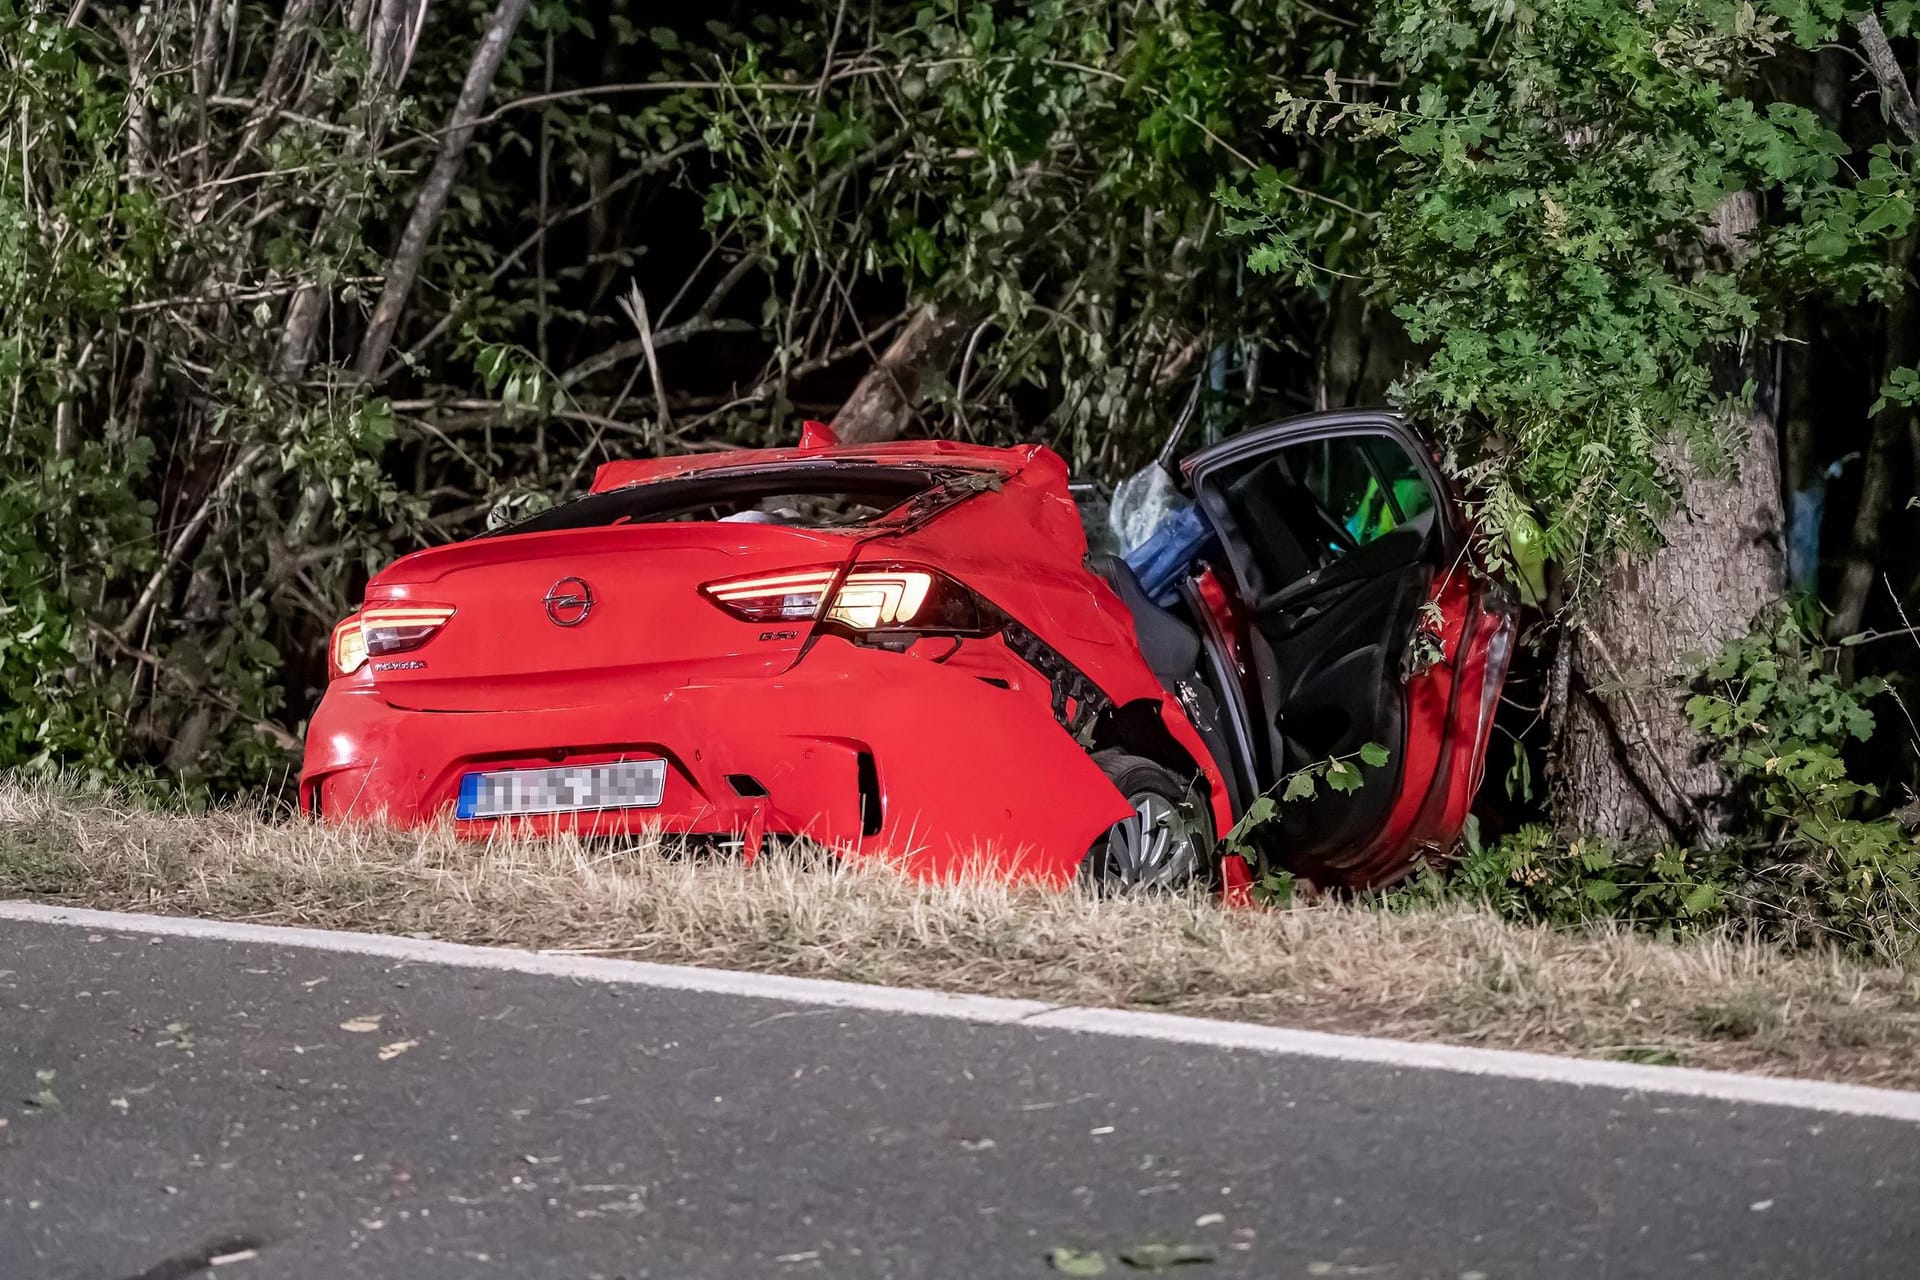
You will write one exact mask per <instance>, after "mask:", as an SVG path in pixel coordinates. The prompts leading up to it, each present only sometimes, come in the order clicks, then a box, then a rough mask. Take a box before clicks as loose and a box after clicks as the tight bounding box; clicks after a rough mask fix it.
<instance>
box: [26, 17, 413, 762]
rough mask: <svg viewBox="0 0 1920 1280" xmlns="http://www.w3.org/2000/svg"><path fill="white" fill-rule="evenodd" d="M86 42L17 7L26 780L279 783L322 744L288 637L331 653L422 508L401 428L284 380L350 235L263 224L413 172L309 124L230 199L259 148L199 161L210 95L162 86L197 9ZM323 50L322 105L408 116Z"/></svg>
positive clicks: (370, 194) (348, 201)
mask: <svg viewBox="0 0 1920 1280" xmlns="http://www.w3.org/2000/svg"><path fill="white" fill-rule="evenodd" d="M65 17H66V14H65V12H64V11H62V12H60V13H57V14H56V13H49V12H44V11H40V10H38V9H37V8H27V9H22V8H19V7H16V6H11V5H0V112H4V114H5V116H6V118H7V119H8V120H10V121H13V122H14V128H15V131H16V132H15V137H14V139H13V142H14V144H15V145H13V146H12V147H10V149H8V150H7V151H5V152H4V153H0V317H4V319H3V320H0V330H3V331H4V332H0V415H3V416H4V426H3V427H0V763H4V764H15V765H20V766H24V767H26V768H28V769H35V770H41V771H51V770H53V769H56V768H61V767H66V768H75V769H79V770H82V771H84V772H86V773H89V774H92V775H94V776H97V777H98V776H106V775H109V774H112V773H115V772H117V771H121V770H126V769H129V768H131V769H133V770H135V771H136V772H139V771H142V770H152V769H156V768H167V769H170V770H171V771H172V772H173V773H175V774H176V775H183V776H185V777H186V778H187V780H188V781H189V782H199V783H209V784H214V785H221V786H230V785H234V784H236V783H240V782H244V781H253V780H256V779H261V778H264V777H267V776H270V775H272V774H275V773H282V772H284V770H285V768H286V765H287V760H288V752H289V749H290V748H291V747H292V746H293V745H294V741H295V740H294V739H293V737H292V736H291V735H290V734H289V733H288V732H287V731H286V729H285V728H284V727H282V726H281V725H280V724H279V723H277V719H278V717H279V716H280V715H281V713H282V711H283V709H284V707H285V704H286V693H285V690H284V688H283V686H282V684H281V667H282V662H283V651H282V645H281V642H280V641H281V640H282V639H283V638H285V637H286V635H287V632H286V631H285V630H282V629H279V628H277V627H276V621H277V619H279V618H281V617H284V616H285V615H286V614H287V613H289V612H291V611H293V610H296V609H298V610H301V611H306V610H309V609H310V610H311V614H310V615H309V618H308V621H307V623H306V626H307V627H309V628H312V627H318V628H321V629H324V627H325V625H326V623H325V622H323V621H321V620H320V619H321V618H323V617H327V616H337V614H336V611H337V610H340V609H342V607H343V603H344V599H343V598H344V596H345V591H344V579H345V578H346V576H347V575H348V574H349V573H350V572H351V571H352V569H353V567H354V562H355V561H356V560H357V559H359V558H361V557H360V554H359V553H361V552H362V551H363V550H364V551H365V552H366V555H367V558H369V559H371V558H384V554H385V553H384V551H374V550H373V549H372V546H370V545H369V544H374V545H378V544H380V543H382V542H384V534H385V533H386V528H387V526H386V522H387V521H402V520H404V518H405V512H406V503H405V502H404V501H403V500H402V499H401V498H400V497H399V495H398V494H397V493H396V491H395V489H394V486H393V484H392V482H391V480H390V479H389V478H388V477H387V476H385V475H384V474H383V473H382V472H381V470H380V469H379V467H378V466H377V463H376V459H377V458H378V456H379V455H380V453H381V452H382V451H383V450H384V449H385V448H386V447H387V445H388V444H389V442H390V441H391V440H392V438H393V417H392V413H391V410H390V407H389V406H388V405H387V403H386V402H385V401H383V400H379V399H374V398H369V397H366V396H365V395H364V394H363V393H361V392H360V391H358V390H357V389H355V388H353V387H350V386H338V385H327V384H322V385H319V386H315V387H302V386H296V385H290V384H289V382H288V381H287V380H284V379H277V378H274V377H270V376H268V374H267V373H266V372H265V370H266V369H267V368H268V367H269V365H270V364H271V363H272V353H273V351H274V349H275V345H276V341H277V338H278V334H279V324H278V320H279V316H280V311H281V307H282V305H283V304H284V303H285V301H286V299H287V297H288V296H289V295H290V294H291V293H292V292H293V290H294V286H293V284H292V280H293V279H296V278H313V279H327V280H338V279H343V278H349V277H351V276H353V275H354V274H355V273H356V272H360V271H364V270H365V268H366V257H365V252H364V247H363V246H362V245H361V244H360V242H359V241H358V239H357V236H356V235H355V234H354V233H353V232H352V231H351V228H350V227H349V226H348V225H347V224H346V223H345V222H344V221H343V220H342V219H340V218H338V217H335V216H332V214H331V213H330V212H328V211H324V210H323V211H319V212H316V214H315V216H314V217H313V219H312V220H311V221H309V222H307V223H306V224H305V225H300V224H297V223H295V222H293V221H280V222H274V221H270V220H262V219H259V218H256V217H254V216H253V214H254V211H255V210H256V209H257V208H258V207H261V206H276V205H280V204H289V205H293V206H295V207H308V206H310V204H311V202H312V201H313V200H314V198H315V196H316V194H325V195H330V196H333V197H336V198H337V199H338V200H339V201H340V202H342V204H343V205H344V206H351V205H352V204H353V202H355V201H361V200H367V199H372V198H377V197H379V196H381V195H383V194H384V192H385V190H386V186H387V180H388V171H387V169H386V166H385V164H384V162H383V161H381V160H380V159H378V158H377V157H372V156H362V157H360V158H359V159H358V161H357V162H356V160H355V158H354V157H353V155H352V154H351V153H347V154H344V155H343V153H342V150H341V148H340V146H339V143H338V138H337V136H336V135H335V134H334V133H333V132H330V128H331V126H330V127H329V128H319V127H312V126H313V123H314V122H310V121H308V122H294V123H292V124H290V125H289V126H288V127H286V128H284V129H282V130H281V131H280V132H278V133H277V134H276V135H274V137H273V138H272V140H271V141H270V142H268V143H265V144H263V145H262V146H261V147H260V148H258V149H257V150H255V151H253V152H248V153H241V154H234V155H231V157H230V158H231V159H232V160H233V161H234V165H233V168H232V169H231V170H228V171H227V172H226V173H225V176H222V174H221V173H220V172H218V171H216V170H215V168H214V164H215V163H216V162H224V161H225V160H226V159H228V158H229V149H228V146H227V145H225V144H226V143H230V142H231V141H232V137H234V136H238V134H239V130H238V129H237V128H236V129H234V131H233V134H232V135H229V136H227V137H225V138H224V139H223V141H222V142H219V143H216V142H214V141H212V140H210V139H199V140H196V135H198V134H200V133H201V132H202V131H204V129H205V127H206V126H205V121H204V119H203V118H201V117H200V116H198V115H197V114H196V113H194V112H192V111H189V110H188V109H187V108H188V104H189V103H190V102H192V101H195V99H194V98H193V96H192V93H191V90H190V87H189V84H188V79H187V77H184V76H179V75H166V76H159V77H156V78H155V79H153V80H152V81H151V82H149V81H146V80H145V79H144V78H139V77H144V76H145V75H147V74H149V71H148V66H149V61H148V60H151V65H152V66H164V65H167V64H168V62H169V60H170V59H173V58H175V57H176V55H177V54H178V51H179V49H180V48H181V47H183V42H190V41H191V40H192V39H193V38H194V34H195V31H196V30H197V28H196V27H195V26H194V24H192V23H191V22H189V21H187V15H186V13H185V11H184V8H182V7H162V8H160V9H156V10H155V11H153V12H151V13H149V14H147V15H146V16H145V17H143V19H142V20H141V23H140V25H138V26H137V27H130V28H125V29H122V30H121V31H120V32H119V33H118V35H116V34H114V33H111V32H108V31H104V30H100V29H93V28H88V27H75V26H70V25H69V24H68V23H67V22H66V21H65ZM319 38H321V39H322V40H323V41H330V42H332V43H333V47H332V50H331V52H332V54H333V55H334V57H333V58H332V60H331V61H330V62H329V63H328V66H327V69H326V70H325V71H324V73H323V75H322V81H321V83H320V84H319V85H317V86H316V90H315V92H316V93H321V92H337V93H343V94H355V95H356V97H355V101H356V103H357V107H356V110H355V111H354V112H353V113H350V114H349V116H348V119H349V121H350V124H349V125H346V126H341V127H351V128H366V127H368V126H369V125H370V123H371V121H372V118H373V116H375V115H381V116H390V115H391V114H392V113H393V112H395V111H397V109H398V108H397V104H395V103H393V102H392V101H391V100H390V99H389V98H387V97H386V96H385V95H383V94H381V93H379V92H376V91H373V90H370V89H367V86H366V82H365V77H366V61H365V58H364V57H363V56H358V55H356V53H355V51H354V49H353V48H352V46H351V45H350V43H348V42H339V41H337V39H336V38H335V36H332V35H329V34H328V33H324V32H322V33H320V37H319ZM122 39H124V40H126V41H130V42H134V44H135V47H136V48H139V49H142V50H143V51H144V52H142V55H141V58H140V59H138V60H135V61H134V62H133V63H132V64H128V63H126V62H124V61H122V56H123V53H124V50H123V49H122V48H121V45H120V42H121V40H122ZM257 71H258V68H257V67H255V68H254V69H253V72H254V73H257ZM235 87H238V86H235ZM363 90H365V92H362V91H363ZM196 157H197V158H196ZM176 162H177V163H178V164H179V167H178V168H174V167H173V166H174V164H175V163H176ZM316 175H320V176H316ZM328 511H331V512H332V513H334V514H335V515H336V517H337V518H338V519H339V520H340V521H341V523H340V526H339V527H338V528H336V529H334V530H333V532H334V533H335V535H336V538H337V543H336V545H334V546H333V547H332V548H331V554H330V555H328V556H324V557H322V556H315V555H313V554H312V551H311V548H312V547H314V546H316V545H320V546H324V545H327V544H326V543H325V542H324V541H323V539H322V535H324V534H325V533H327V532H328V526H329V524H330V523H331V522H330V521H328V520H326V519H324V518H323V512H328ZM229 593H230V594H229ZM223 595H225V596H226V598H225V599H224V600H223V599H222V596H223ZM295 634H296V637H297V638H304V637H299V636H298V633H297V632H296V633H295Z"/></svg>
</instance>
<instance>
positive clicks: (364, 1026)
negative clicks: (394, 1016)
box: [340, 1013, 387, 1033]
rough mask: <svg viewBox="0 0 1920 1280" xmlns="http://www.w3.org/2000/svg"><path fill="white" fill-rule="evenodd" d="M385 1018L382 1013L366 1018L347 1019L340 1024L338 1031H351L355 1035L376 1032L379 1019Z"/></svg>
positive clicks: (378, 1026) (378, 1027)
mask: <svg viewBox="0 0 1920 1280" xmlns="http://www.w3.org/2000/svg"><path fill="white" fill-rule="evenodd" d="M386 1016H387V1015H386V1014H384V1013H376V1014H371V1015H368V1016H366V1017H360V1018H348V1019H347V1020H346V1021H345V1022H343V1023H341V1024H340V1029H341V1030H342V1031H352V1032H355V1033H360V1032H366V1031H378V1030H379V1029H380V1019H382V1018H384V1017H386Z"/></svg>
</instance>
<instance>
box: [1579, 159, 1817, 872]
mask: <svg viewBox="0 0 1920 1280" xmlns="http://www.w3.org/2000/svg"><path fill="white" fill-rule="evenodd" d="M1758 220H1759V211H1758V206H1757V203H1756V202H1755V201H1754V199H1753V198H1752V197H1751V196H1750V195H1744V194H1743V195H1736V196H1732V197H1729V198H1728V201H1726V202H1724V203H1723V205H1722V208H1721V211H1720V216H1719V217H1718V218H1717V220H1716V223H1715V225H1714V226H1712V227H1709V228H1707V229H1706V230H1705V232H1704V233H1703V239H1704V241H1705V243H1706V246H1707V248H1708V250H1709V252H1719V253H1726V254H1731V255H1733V256H1735V257H1737V256H1738V254H1739V252H1740V244H1741V241H1742V240H1743V239H1744V237H1745V236H1746V235H1747V234H1748V233H1749V232H1751V231H1752V230H1753V229H1754V228H1755V227H1756V226H1757V224H1758ZM1766 356H1767V352H1766V350H1765V348H1762V347H1757V346H1756V349H1755V350H1754V351H1753V353H1752V354H1751V355H1749V356H1748V357H1747V359H1746V360H1745V361H1744V362H1742V365H1741V366H1740V367H1737V368H1735V369H1732V370H1730V371H1729V373H1730V376H1729V377H1728V378H1727V382H1729V383H1731V384H1732V385H1733V386H1738V385H1740V384H1741V383H1742V382H1744V381H1745V380H1747V379H1752V380H1753V381H1754V382H1755V383H1756V385H1757V387H1758V388H1759V390H1758V391H1757V392H1756V395H1755V407H1754V408H1753V409H1752V410H1751V411H1741V412H1739V414H1738V418H1737V420H1736V421H1734V422H1731V423H1729V424H1728V425H1729V428H1730V435H1731V436H1732V438H1733V439H1734V440H1735V441H1736V444H1735V445H1734V446H1733V447H1734V449H1735V456H1734V458H1733V459H1732V460H1731V461H1732V462H1733V463H1735V464H1737V466H1738V471H1737V472H1736V473H1734V474H1732V475H1728V474H1726V473H1725V472H1724V470H1723V469H1717V468H1710V467H1707V466H1703V465H1700V464H1699V463H1698V462H1696V461H1695V460H1692V459H1684V458H1683V459H1680V460H1679V461H1678V466H1677V470H1679V472H1680V473H1681V475H1682V477H1683V479H1682V485H1681V493H1680V505H1679V507H1678V509H1676V511H1675V512H1674V514H1673V515H1672V516H1670V517H1669V518H1668V519H1667V520H1666V522H1665V523H1664V525H1663V527H1662V529H1661V532H1662V534H1663V536H1664V539H1665V542H1664V545H1663V546H1662V547H1661V548H1660V549H1659V550H1658V551H1656V552H1655V553H1654V554H1653V555H1652V556H1651V557H1648V558H1647V559H1645V560H1643V561H1641V562H1639V563H1628V562H1623V563H1621V564H1620V565H1618V566H1616V567H1615V569H1614V570H1613V572H1612V574H1611V575H1610V577H1609V580H1608V581H1607V583H1606V584H1605V586H1604V587H1603V588H1602V589H1601V591H1600V593H1599V597H1598V599H1596V600H1595V601H1594V602H1593V604H1592V605H1591V606H1590V607H1589V608H1588V609H1587V610H1586V612H1585V615H1584V617H1583V618H1582V619H1581V620H1580V621H1579V622H1578V623H1576V624H1575V626H1574V633H1573V634H1572V635H1571V636H1569V637H1568V639H1567V641H1566V643H1569V644H1571V645H1572V646H1573V650H1572V658H1573V667H1574V671H1573V676H1572V683H1573V691H1572V696H1571V697H1570V698H1569V699H1568V704H1567V708H1566V722H1565V724H1564V725H1563V726H1562V737H1561V750H1560V755H1559V759H1558V761H1557V762H1556V763H1557V771H1558V784H1559V799H1560V810H1561V813H1562V815H1563V816H1564V818H1565V819H1566V822H1567V825H1569V826H1570V827H1572V828H1573V829H1575V830H1577V831H1579V832H1581V833H1583V834H1593V835H1599V836H1605V837H1609V838H1613V839H1620V840H1637V839H1643V838H1654V839H1672V840H1676V841H1679V842H1682V843H1696V842H1701V841H1705V842H1712V841H1714V840H1716V839H1718V838H1719V837H1720V836H1722V835H1723V834H1725V827H1726V821H1727V817H1728V813H1727V804H1726V801H1727V799H1728V796H1729V791H1730V784H1729V780H1728V778H1727V776H1726V774H1725V772H1724V771H1723V769H1722V768H1721V766H1720V764H1719V762H1718V761H1717V760H1715V759H1714V758H1713V757H1712V756H1711V755H1710V754H1709V753H1708V752H1707V750H1706V744H1705V743H1704V742H1703V740H1702V739H1701V737H1700V735H1699V734H1697V733H1695V732H1694V730H1693V727H1692V725H1691V723H1690V722H1689V720H1688V718H1687V714H1686V709H1685V703H1686V696H1687V695H1686V691H1685V689H1684V683H1685V680H1686V677H1687V675H1688V672H1689V668H1690V666H1691V665H1692V664H1693V662H1695V661H1697V659H1698V657H1699V656H1700V655H1703V654H1711V653H1714V652H1715V651H1717V650H1718V649H1720V648H1721V647H1722V646H1724V645H1725V644H1726V643H1727V642H1728V641H1730V640H1733V639H1735V638H1736V637H1738V636H1741V635H1744V634H1745V633H1746V632H1747V630H1748V629H1749V627H1750V626H1751V625H1752V623H1753V620H1754V618H1755V616H1756V615H1757V614H1759V613H1761V612H1762V611H1763V610H1765V609H1768V608H1770V607H1772V606H1774V605H1776V604H1778V603H1779V601H1780V599H1781V597H1782V593H1783V590H1784V577H1783V563H1782V554H1781V533H1782V530H1783V528H1784V525H1785V512H1784V510H1783V508H1782V503H1781V495H1780V461H1779V449H1778V444H1777V441H1776V438H1775V423H1774V405H1775V398H1776V388H1775V387H1774V385H1773V383H1774V381H1775V379H1774V378H1773V376H1772V371H1771V369H1770V368H1769V367H1768V366H1769V365H1770V363H1771V362H1770V361H1769V360H1767V358H1766Z"/></svg>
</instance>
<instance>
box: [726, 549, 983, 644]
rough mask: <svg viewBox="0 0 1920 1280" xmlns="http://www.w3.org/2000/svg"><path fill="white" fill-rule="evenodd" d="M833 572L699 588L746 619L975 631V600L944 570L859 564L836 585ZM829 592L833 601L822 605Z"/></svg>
mask: <svg viewBox="0 0 1920 1280" xmlns="http://www.w3.org/2000/svg"><path fill="white" fill-rule="evenodd" d="M838 576H839V571H838V570H837V569H804V570H799V571H796V572H793V573H780V574H767V575H762V576H756V577H751V578H728V579H726V580H724V581H721V582H710V583H708V584H707V585H706V586H704V587H702V588H701V590H702V591H704V592H705V593H706V595H707V598H708V599H710V600H712V601H713V602H714V603H715V604H717V605H719V606H720V607H721V608H722V609H725V610H726V611H727V612H728V613H731V614H733V615H734V616H735V617H737V618H744V619H745V620H746V621H748V622H811V621H813V620H815V619H822V620H824V621H826V622H829V623H837V624H839V625H840V626H842V627H845V628H847V629H848V630H851V631H860V632H868V631H930V632H938V633H945V634H954V633H966V632H974V631H978V630H980V626H981V609H980V605H979V602H978V601H977V600H976V599H975V598H974V595H973V593H972V592H970V591H968V590H967V589H966V588H965V587H963V586H961V585H960V584H959V583H957V582H955V581H954V580H953V579H951V578H949V577H947V576H946V575H945V574H943V573H936V572H934V571H933V570H931V569H925V568H921V567H919V566H917V565H879V566H863V567H861V568H858V569H855V570H854V571H852V572H851V573H849V574H847V576H846V578H845V580H844V581H842V582H841V583H840V586H839V588H838V589H837V590H835V588H834V585H833V584H834V580H835V578H837V577H838ZM829 591H832V592H833V602H832V604H831V605H829V606H827V607H826V608H825V609H824V610H823V609H822V601H824V600H825V598H826V596H827V593H828V592H829Z"/></svg>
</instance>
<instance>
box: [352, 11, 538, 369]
mask: <svg viewBox="0 0 1920 1280" xmlns="http://www.w3.org/2000/svg"><path fill="white" fill-rule="evenodd" d="M528 2H529V0H500V3H499V5H498V7H496V8H495V9H494V11H493V16H492V17H490V18H488V19H487V29H486V33H485V34H484V35H482V36H481V37H480V46H479V48H477V49H475V50H474V53H473V61H472V62H471V63H469V64H468V66H467V78H466V82H465V83H464V84H462V85H461V86H460V97H459V100H458V101H456V102H455V103H454V107H453V115H452V117H451V119H450V120H449V121H448V125H447V130H446V134H445V136H444V137H443V138H442V139H441V142H440V154H439V155H438V156H437V157H435V159H434V162H433V170H432V172H430V173H429V174H428V175H427V181H426V185H425V186H423V187H422V188H421V189H420V198H419V199H418V200H417V201H415V203H414V206H413V216H412V217H410V218H408V219H407V229H406V230H405V231H404V232H402V233H401V235H400V245H399V247H398V248H397V249H395V250H394V253H393V260H392V262H391V263H389V264H388V268H387V273H386V275H387V284H386V287H385V288H384V289H382V290H381V291H380V301H379V302H378V303H377V304H376V305H375V306H374V308H373V318H372V319H371V320H370V321H368V322H367V332H366V335H365V336H364V337H362V338H361V340H360V351H359V354H358V355H357V356H356V357H355V358H354V370H355V371H356V372H357V373H358V374H359V375H360V377H361V378H363V379H365V380H367V381H372V380H373V379H374V378H375V377H376V376H377V375H378V374H379V372H380V366H381V364H382V363H384V362H385V360H386V358H387V348H388V347H389V346H391V345H392V344H393V331H394V328H395V327H396V326H397V325H398V324H399V323H400V313H401V311H403V310H404V309H405V308H406V305H407V295H409V294H410V293H412V292H413V283H414V281H415V279H417V278H418V277H419V275H420V264H421V262H422V261H423V260H424V259H425V258H426V256H427V243H428V242H429V241H430V240H431V239H432V238H433V232H434V228H435V227H436V226H438V225H439V223H440V215H441V214H442V213H444V212H445V211H446V208H447V199H448V197H449V196H450V195H451V194H452V193H453V183H454V179H455V178H457V177H458V176H459V173H460V160H461V158H462V157H463V156H464V155H465V154H466V150H467V143H469V142H470V141H472V139H473V132H474V127H475V124H476V122H477V121H478V120H479V118H480V104H481V103H483V102H485V101H486V100H487V95H488V94H490V93H492V92H493V78H494V76H495V75H497V74H498V73H499V70H500V62H501V60H502V59H503V58H504V57H506V53H507V45H508V43H509V42H511V41H512V39H513V32H514V29H515V28H516V27H518V26H519V25H520V19H521V18H522V17H523V16H524V15H525V14H526V11H527V5H528Z"/></svg>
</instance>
